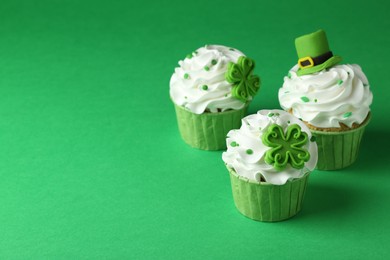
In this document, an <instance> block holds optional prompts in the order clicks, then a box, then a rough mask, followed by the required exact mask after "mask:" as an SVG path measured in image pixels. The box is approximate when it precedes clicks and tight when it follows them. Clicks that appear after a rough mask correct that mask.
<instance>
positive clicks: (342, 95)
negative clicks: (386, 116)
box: [279, 30, 372, 170]
mask: <svg viewBox="0 0 390 260" xmlns="http://www.w3.org/2000/svg"><path fill="white" fill-rule="evenodd" d="M295 46H296V49H297V53H298V57H299V60H298V64H297V65H295V66H294V67H293V68H292V69H291V70H290V71H289V73H288V76H286V77H284V83H283V86H282V88H280V89H279V102H280V105H281V107H282V108H283V109H284V110H286V111H289V112H290V113H291V114H293V115H294V116H296V117H298V118H300V119H302V120H303V121H304V122H305V123H306V125H307V126H308V127H309V128H310V130H311V132H312V133H313V136H315V137H316V141H317V145H318V164H317V169H319V170H337V169H342V168H345V167H347V166H349V165H351V164H352V163H353V162H354V161H355V160H356V158H357V156H358V152H359V145H360V141H361V139H362V136H363V133H364V129H365V127H366V125H367V124H368V122H369V121H370V105H371V103H372V93H371V90H370V85H369V83H368V80H367V77H366V76H365V74H364V73H363V71H362V69H361V68H360V66H359V65H356V64H339V63H340V61H341V57H340V56H335V55H333V54H332V52H331V51H330V50H329V45H328V41H327V38H326V34H325V32H324V31H323V30H319V31H317V32H314V33H311V34H308V35H304V36H301V37H299V38H297V39H296V40H295Z"/></svg>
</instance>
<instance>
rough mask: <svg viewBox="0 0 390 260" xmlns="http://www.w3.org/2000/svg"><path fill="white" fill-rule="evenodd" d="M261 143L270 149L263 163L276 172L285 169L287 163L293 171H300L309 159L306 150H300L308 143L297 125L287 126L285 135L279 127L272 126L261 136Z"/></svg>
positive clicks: (306, 136) (304, 134)
mask: <svg viewBox="0 0 390 260" xmlns="http://www.w3.org/2000/svg"><path fill="white" fill-rule="evenodd" d="M262 141H263V143H264V144H265V145H266V146H269V147H271V149H269V150H268V151H267V152H266V153H265V158H264V160H265V162H266V163H268V164H271V165H273V166H274V168H275V169H276V170H278V171H281V170H283V169H284V168H286V166H287V164H288V163H289V164H290V165H291V166H292V167H293V168H295V169H302V168H303V166H304V164H305V162H307V161H309V159H310V154H309V152H308V151H307V149H305V148H302V146H304V145H305V144H306V143H307V142H308V135H307V133H305V132H302V131H301V127H300V126H299V125H297V124H293V125H290V126H288V128H287V131H286V133H284V131H283V128H282V127H281V126H279V125H277V124H272V125H270V126H269V127H268V129H267V131H266V132H265V133H264V134H263V136H262Z"/></svg>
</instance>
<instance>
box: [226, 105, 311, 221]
mask: <svg viewBox="0 0 390 260" xmlns="http://www.w3.org/2000/svg"><path fill="white" fill-rule="evenodd" d="M226 145H227V151H226V152H224V153H223V154H222V159H223V161H224V162H225V164H226V167H227V169H228V171H229V173H230V180H231V186H232V193H233V199H234V203H235V205H236V208H237V209H238V211H239V212H240V213H242V214H243V215H244V216H246V217H249V218H251V219H254V220H258V221H269V222H274V221H281V220H284V219H288V218H290V217H293V216H294V215H296V214H297V213H298V212H299V211H300V210H301V208H302V202H303V198H304V194H305V191H306V185H307V182H308V177H309V174H310V172H311V171H312V170H313V169H314V168H315V166H316V163H317V144H316V142H315V141H314V139H313V137H312V134H311V132H310V129H309V128H308V127H307V126H306V125H305V124H304V123H303V122H302V121H301V120H299V119H298V118H296V117H294V116H293V115H291V114H290V113H287V112H285V111H283V110H260V111H258V112H257V114H253V115H249V116H247V117H245V118H243V119H242V125H241V128H240V129H236V130H231V131H230V132H229V133H228V137H227V139H226Z"/></svg>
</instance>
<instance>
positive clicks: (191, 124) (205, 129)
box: [174, 104, 248, 150]
mask: <svg viewBox="0 0 390 260" xmlns="http://www.w3.org/2000/svg"><path fill="white" fill-rule="evenodd" d="M174 105H175V110H176V117H177V123H178V126H179V131H180V135H181V137H182V138H183V140H184V141H185V142H186V143H187V144H189V145H190V146H192V147H194V148H198V149H202V150H223V149H226V135H227V133H228V132H229V131H230V130H232V129H238V128H240V126H241V119H242V118H243V117H244V116H245V115H246V113H247V109H248V106H247V105H246V106H245V107H244V108H242V109H240V110H229V111H226V112H219V113H203V114H199V115H198V114H195V113H192V112H191V111H189V110H187V109H185V108H184V107H181V106H178V105H176V104H174Z"/></svg>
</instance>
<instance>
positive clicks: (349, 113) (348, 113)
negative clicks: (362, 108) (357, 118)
mask: <svg viewBox="0 0 390 260" xmlns="http://www.w3.org/2000/svg"><path fill="white" fill-rule="evenodd" d="M343 116H344V118H348V117H350V116H352V112H347V113H345V114H344V115H343Z"/></svg>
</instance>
